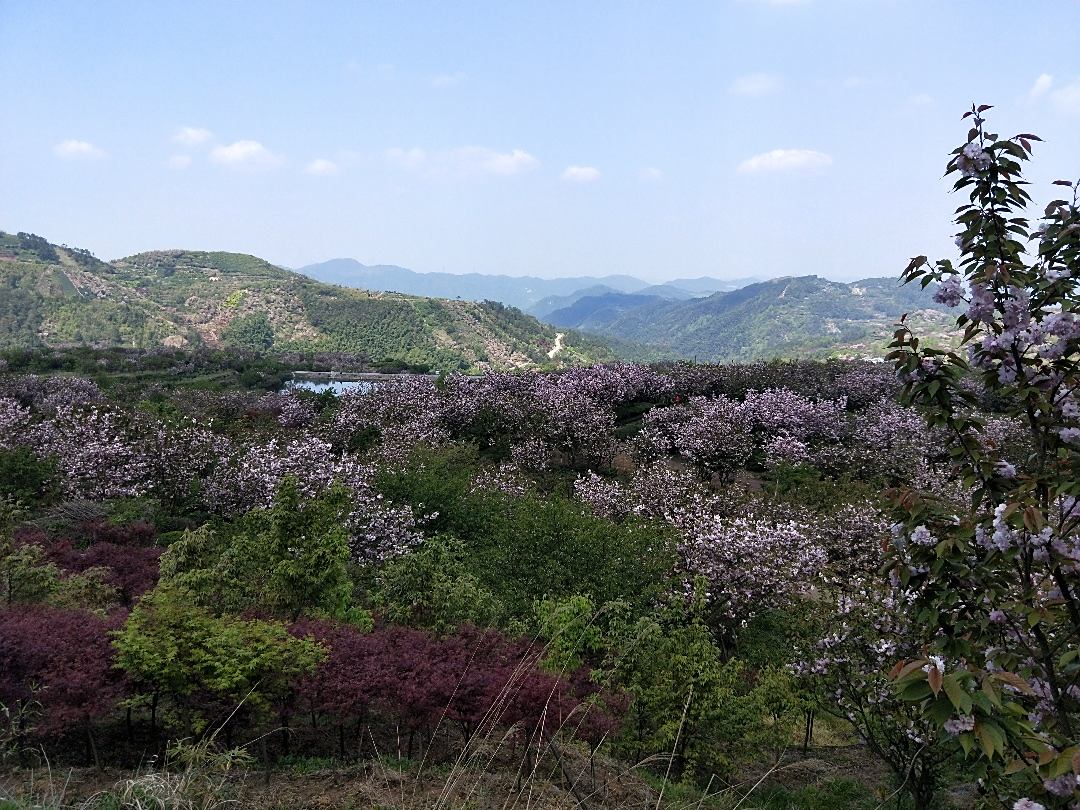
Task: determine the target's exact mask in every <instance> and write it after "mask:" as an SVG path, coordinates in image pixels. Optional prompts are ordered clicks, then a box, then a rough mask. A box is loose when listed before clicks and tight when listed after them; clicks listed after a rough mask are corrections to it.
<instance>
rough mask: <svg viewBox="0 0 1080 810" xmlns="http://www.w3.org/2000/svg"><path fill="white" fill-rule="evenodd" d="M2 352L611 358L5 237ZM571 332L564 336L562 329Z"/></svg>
mask: <svg viewBox="0 0 1080 810" xmlns="http://www.w3.org/2000/svg"><path fill="white" fill-rule="evenodd" d="M0 291H2V294H0V348H12V347H32V346H70V345H91V346H99V347H104V346H128V347H136V348H150V347H153V346H161V345H165V346H174V347H183V346H198V345H207V346H213V347H217V346H235V347H238V348H249V349H255V350H274V351H283V350H294V349H295V350H304V351H341V352H349V353H352V354H357V355H362V356H367V357H370V358H371V359H372V360H373V361H375V362H381V361H384V360H393V361H398V362H405V363H410V364H413V365H421V366H429V367H431V368H435V369H472V370H479V369H483V368H528V367H536V366H540V365H543V364H549V363H553V362H554V363H555V364H559V365H563V364H567V363H575V362H591V361H597V360H608V359H612V358H613V355H612V353H611V351H610V349H608V348H607V347H606V346H604V345H603V344H602V343H601V342H599V341H596V340H592V339H588V338H585V337H583V336H580V335H577V334H574V333H569V334H567V335H566V337H564V339H563V345H564V349H563V350H562V351H561V352H560V353H559V354H558V355H557V356H556V357H555V358H554V360H550V359H549V358H548V357H547V353H548V351H549V349H551V347H552V346H553V345H554V343H555V335H556V329H555V328H554V327H551V326H548V325H545V324H541V323H540V322H538V321H537V320H536V319H535V318H533V317H531V316H528V315H525V314H523V313H522V312H520V311H519V310H517V309H513V308H511V307H505V306H503V305H502V304H498V303H494V302H484V303H475V302H468V301H448V300H440V299H433V298H422V297H417V296H410V295H401V294H396V293H382V292H369V291H365V290H357V289H347V288H344V287H336V286H332V285H329V284H323V283H321V282H318V281H314V280H312V279H310V278H307V277H305V276H302V275H300V274H297V273H293V272H290V271H288V270H283V269H282V268H280V267H276V266H274V265H272V264H270V263H269V262H266V261H264V260H262V259H259V258H257V257H255V256H248V255H244V254H238V253H222V252H204V251H183V250H168V251H153V252H149V253H140V254H137V255H135V256H128V257H126V258H124V259H119V260H116V261H114V262H103V261H100V260H98V259H96V258H95V257H93V256H91V255H90V254H89V253H88V252H86V251H81V250H78V249H75V248H68V247H65V246H58V245H53V244H51V243H49V242H47V241H46V240H45V239H42V238H41V237H37V236H34V235H32V234H14V235H13V234H8V233H3V232H0ZM561 331H566V330H561Z"/></svg>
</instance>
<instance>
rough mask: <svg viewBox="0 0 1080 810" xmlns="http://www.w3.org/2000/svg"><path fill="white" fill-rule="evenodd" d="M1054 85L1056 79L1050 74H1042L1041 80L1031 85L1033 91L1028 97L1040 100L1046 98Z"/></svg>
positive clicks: (1029, 92)
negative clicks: (1041, 97) (1042, 97)
mask: <svg viewBox="0 0 1080 810" xmlns="http://www.w3.org/2000/svg"><path fill="white" fill-rule="evenodd" d="M1053 85H1054V77H1053V76H1051V75H1050V74H1049V73H1042V74H1040V75H1039V78H1037V79H1036V80H1035V83H1034V84H1033V85H1031V89H1030V90H1028V95H1029V96H1030V97H1031V98H1039V97H1040V96H1045V95H1046V94H1047V93H1048V92H1049V90H1050V88H1051V87H1053Z"/></svg>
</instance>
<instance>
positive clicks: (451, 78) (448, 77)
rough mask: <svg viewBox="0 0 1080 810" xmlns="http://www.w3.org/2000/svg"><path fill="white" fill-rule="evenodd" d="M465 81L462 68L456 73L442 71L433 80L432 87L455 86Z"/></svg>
mask: <svg viewBox="0 0 1080 810" xmlns="http://www.w3.org/2000/svg"><path fill="white" fill-rule="evenodd" d="M463 81H465V74H464V73H463V72H461V71H460V70H458V71H455V72H454V73H440V74H439V75H438V76H436V77H435V78H433V79H432V80H431V86H432V87H453V86H454V85H456V84H461V83H462V82H463Z"/></svg>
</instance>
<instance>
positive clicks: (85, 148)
mask: <svg viewBox="0 0 1080 810" xmlns="http://www.w3.org/2000/svg"><path fill="white" fill-rule="evenodd" d="M53 154H55V155H56V156H57V157H58V158H62V159H64V160H97V159H98V158H103V157H105V153H104V152H103V151H102V150H101V149H98V148H97V147H96V146H94V145H93V144H92V143H90V142H89V141H80V140H77V139H75V138H69V139H68V140H66V141H60V143H58V144H56V146H54V147H53Z"/></svg>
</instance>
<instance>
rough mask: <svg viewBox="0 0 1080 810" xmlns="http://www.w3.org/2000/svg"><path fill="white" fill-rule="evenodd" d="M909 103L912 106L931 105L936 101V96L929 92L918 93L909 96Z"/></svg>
mask: <svg viewBox="0 0 1080 810" xmlns="http://www.w3.org/2000/svg"><path fill="white" fill-rule="evenodd" d="M907 103H908V105H909V106H911V107H929V106H930V105H931V104H933V103H934V97H933V96H932V95H930V94H929V93H916V94H915V95H913V96H908V100H907Z"/></svg>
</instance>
